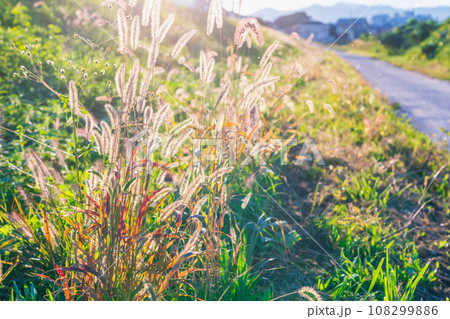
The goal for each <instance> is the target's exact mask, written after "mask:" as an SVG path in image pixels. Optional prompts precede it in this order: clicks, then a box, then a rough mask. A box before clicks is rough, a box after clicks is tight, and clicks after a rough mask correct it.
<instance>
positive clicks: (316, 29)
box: [290, 21, 334, 43]
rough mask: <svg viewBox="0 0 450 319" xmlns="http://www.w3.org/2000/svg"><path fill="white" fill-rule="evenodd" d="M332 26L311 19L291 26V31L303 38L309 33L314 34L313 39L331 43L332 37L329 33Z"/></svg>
mask: <svg viewBox="0 0 450 319" xmlns="http://www.w3.org/2000/svg"><path fill="white" fill-rule="evenodd" d="M331 28H332V26H331V25H329V24H323V23H322V22H317V21H311V22H307V23H302V24H297V25H295V26H293V27H292V29H291V30H290V31H291V32H297V33H298V35H299V36H300V37H302V38H303V39H306V38H308V37H309V36H310V35H311V34H313V35H314V41H317V42H321V43H332V42H333V41H334V37H333V36H332V35H331Z"/></svg>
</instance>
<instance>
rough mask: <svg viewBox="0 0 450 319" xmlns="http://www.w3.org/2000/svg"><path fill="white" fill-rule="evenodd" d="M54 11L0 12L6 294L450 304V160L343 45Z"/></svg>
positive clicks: (166, 17) (250, 26) (2, 279)
mask: <svg viewBox="0 0 450 319" xmlns="http://www.w3.org/2000/svg"><path fill="white" fill-rule="evenodd" d="M55 3H57V4H58V5H56V4H55V5H53V6H51V7H50V6H47V5H46V4H45V2H44V3H40V4H39V5H34V1H31V0H23V1H21V2H20V3H17V2H16V1H13V0H8V1H6V3H5V5H4V7H3V8H4V10H3V11H2V12H1V13H0V21H1V24H0V47H1V48H2V52H5V54H3V55H2V56H1V57H0V63H1V65H2V68H0V72H1V78H0V112H1V115H2V123H1V133H2V142H1V157H0V160H1V168H0V192H1V198H0V261H1V264H0V299H1V300H299V299H301V300H421V299H426V300H445V299H446V298H448V297H449V294H450V290H449V284H450V252H449V240H450V239H449V232H448V222H449V214H450V208H449V205H450V200H449V199H450V196H449V191H450V187H449V183H450V182H449V175H450V170H449V162H450V155H449V153H448V152H447V151H445V150H443V149H440V148H438V147H437V146H436V145H435V144H433V143H432V142H431V141H430V140H429V138H428V137H427V136H425V135H424V134H422V133H419V132H417V131H415V130H414V129H413V128H412V127H411V125H410V124H409V123H408V121H407V120H406V119H405V118H403V117H401V116H399V115H398V114H397V110H396V109H395V107H393V106H391V105H389V104H388V103H387V102H386V101H385V100H383V99H382V98H381V97H380V96H378V95H377V93H376V92H375V90H373V89H371V88H370V87H369V86H368V85H367V84H366V83H365V82H364V81H363V80H362V78H361V77H360V75H358V74H357V72H356V71H355V70H353V69H352V68H351V67H350V66H348V65H347V64H345V63H344V62H343V61H342V60H341V59H339V58H338V57H337V56H336V55H335V54H332V53H331V54H327V55H325V56H324V57H322V58H321V59H318V58H319V57H320V55H321V51H320V50H319V49H318V48H316V47H314V46H310V45H308V43H307V42H306V41H303V40H299V39H297V38H294V37H292V36H288V35H285V34H281V33H278V32H276V31H274V30H272V29H269V28H265V27H262V26H260V25H259V24H258V23H257V21H255V20H254V19H244V20H241V21H236V20H234V19H231V18H226V17H224V18H223V19H222V13H221V10H220V7H219V6H217V4H218V3H219V2H218V1H211V2H210V5H211V6H212V10H211V14H210V15H209V16H208V14H207V12H198V11H195V10H191V9H186V8H179V7H177V6H174V5H172V4H170V3H169V2H167V1H162V2H161V8H160V9H159V6H158V4H159V3H160V1H157V0H156V1H129V3H128V1H127V2H123V5H121V4H117V3H116V2H115V1H111V2H110V4H109V2H108V1H106V2H104V1H100V0H99V1H90V2H89V6H90V7H88V8H84V9H81V8H79V7H77V6H76V5H75V4H74V3H72V2H71V1H63V0H57V1H55ZM102 4H103V5H102ZM149 4H152V5H149ZM171 13H174V14H175V16H172V15H171ZM147 17H149V19H148V20H147ZM147 22H148V23H147ZM137 25H139V26H140V28H138V27H137ZM194 30H196V31H195V32H194ZM111 36H112V37H113V38H114V39H111ZM180 39H181V40H180ZM198 140H205V141H213V143H210V142H206V143H200V144H198ZM270 140H272V142H271V143H269V141H270ZM275 140H276V143H274V142H273V141H275ZM310 140H312V141H313V142H314V144H308V143H309V141H310ZM314 145H315V147H317V151H318V153H320V155H321V157H322V159H323V161H324V163H325V165H321V164H322V162H321V161H320V158H318V157H317V156H315V154H318V153H317V152H316V151H315V148H314ZM284 146H286V147H287V149H286V151H285V152H284V149H285V148H284ZM230 150H231V151H232V152H230ZM302 150H309V151H307V152H306V153H304V152H302ZM230 154H231V155H230Z"/></svg>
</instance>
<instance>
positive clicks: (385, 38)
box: [342, 19, 450, 80]
mask: <svg viewBox="0 0 450 319" xmlns="http://www.w3.org/2000/svg"><path fill="white" fill-rule="evenodd" d="M342 48H343V49H345V50H347V51H349V52H354V53H358V54H364V55H369V56H372V57H375V58H378V59H382V60H385V61H387V62H389V63H392V64H395V65H398V66H400V67H402V68H405V69H407V70H413V71H418V72H420V73H423V74H425V75H428V76H431V77H434V78H439V79H445V80H450V49H449V48H450V19H448V20H446V21H445V22H443V23H438V22H435V21H432V20H430V21H417V20H411V21H409V22H408V23H407V24H405V25H402V26H400V27H397V28H395V29H394V30H392V31H388V32H386V33H385V34H382V35H379V36H365V37H363V38H361V39H358V40H355V41H353V43H351V44H350V45H346V46H343V47H342Z"/></svg>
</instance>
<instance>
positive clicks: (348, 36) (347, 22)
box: [336, 18, 371, 42]
mask: <svg viewBox="0 0 450 319" xmlns="http://www.w3.org/2000/svg"><path fill="white" fill-rule="evenodd" d="M347 30H348V31H347ZM370 31H371V29H370V25H369V23H368V22H367V20H366V19H364V18H363V19H355V18H350V19H339V20H338V22H337V23H336V38H339V37H340V36H341V35H343V36H342V38H341V42H348V41H353V40H354V39H357V38H359V37H361V36H362V35H363V34H365V33H369V32H370Z"/></svg>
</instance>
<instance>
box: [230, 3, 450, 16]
mask: <svg viewBox="0 0 450 319" xmlns="http://www.w3.org/2000/svg"><path fill="white" fill-rule="evenodd" d="M239 1H242V10H241V13H242V14H251V13H253V12H255V11H258V10H261V9H265V8H274V9H277V10H279V11H291V10H297V9H302V8H305V7H309V6H312V5H315V4H318V5H323V6H331V5H334V4H336V3H339V2H349V3H356V4H365V5H371V4H372V3H374V2H375V5H389V6H391V7H396V8H403V9H411V8H417V7H437V6H445V5H447V6H450V0H222V4H223V6H224V8H226V9H227V10H230V9H231V7H232V3H233V2H234V3H235V6H236V7H237V5H238V3H239Z"/></svg>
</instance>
